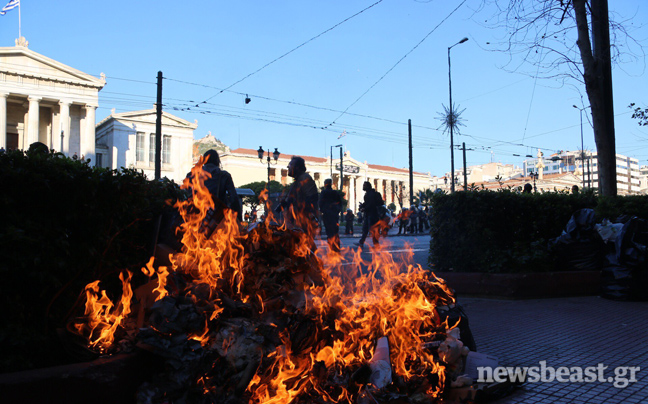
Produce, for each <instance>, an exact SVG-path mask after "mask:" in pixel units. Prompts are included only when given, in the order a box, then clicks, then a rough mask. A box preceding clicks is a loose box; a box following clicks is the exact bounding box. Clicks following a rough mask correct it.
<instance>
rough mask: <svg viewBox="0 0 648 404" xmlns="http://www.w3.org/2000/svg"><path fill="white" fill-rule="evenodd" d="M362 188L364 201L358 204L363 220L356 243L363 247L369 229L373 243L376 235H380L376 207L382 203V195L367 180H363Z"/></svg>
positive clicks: (375, 241)
mask: <svg viewBox="0 0 648 404" xmlns="http://www.w3.org/2000/svg"><path fill="white" fill-rule="evenodd" d="M362 190H363V191H365V195H364V203H362V204H361V205H360V206H361V208H362V210H363V212H364V220H363V221H362V236H361V237H360V241H358V243H357V244H358V245H359V246H360V247H364V242H365V240H366V239H367V235H368V234H369V231H371V238H372V240H373V244H374V245H377V244H378V237H379V236H380V229H379V228H378V227H379V226H376V224H378V223H379V221H380V214H379V213H378V208H379V207H380V206H382V205H383V199H382V196H380V194H379V193H378V192H376V190H375V189H373V187H372V186H371V183H370V182H369V181H365V182H364V184H362Z"/></svg>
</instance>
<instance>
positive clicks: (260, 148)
mask: <svg viewBox="0 0 648 404" xmlns="http://www.w3.org/2000/svg"><path fill="white" fill-rule="evenodd" d="M267 151H268V157H267V161H268V183H267V184H268V185H267V186H269V185H270V161H271V159H270V149H268V150H267ZM265 152H266V151H265V150H263V147H261V146H259V150H257V153H258V155H259V160H261V163H263V155H264V154H265ZM280 154H281V153H279V150H277V148H276V147H275V149H274V152H273V153H272V158H274V162H275V164H277V160H279V155H280Z"/></svg>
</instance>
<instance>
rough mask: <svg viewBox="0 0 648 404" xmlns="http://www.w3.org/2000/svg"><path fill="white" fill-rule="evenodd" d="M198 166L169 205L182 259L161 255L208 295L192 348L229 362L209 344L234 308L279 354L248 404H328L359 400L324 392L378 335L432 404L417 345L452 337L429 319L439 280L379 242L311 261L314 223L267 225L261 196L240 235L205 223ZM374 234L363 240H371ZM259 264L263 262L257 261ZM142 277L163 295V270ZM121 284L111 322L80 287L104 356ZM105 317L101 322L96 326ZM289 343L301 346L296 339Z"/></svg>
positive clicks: (207, 211) (103, 306)
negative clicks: (255, 220) (271, 334)
mask: <svg viewBox="0 0 648 404" xmlns="http://www.w3.org/2000/svg"><path fill="white" fill-rule="evenodd" d="M202 164H203V159H202V158H201V160H200V161H199V162H198V164H196V166H195V167H194V168H193V169H192V171H191V176H189V177H188V178H187V179H186V180H185V181H184V183H183V186H182V187H183V188H185V189H191V190H192V197H191V199H190V200H188V201H179V202H177V203H176V205H175V207H176V208H177V209H178V211H179V212H180V214H181V215H182V217H183V219H184V223H183V224H182V226H181V232H182V244H183V248H182V251H180V252H178V253H176V254H172V255H171V256H170V260H171V264H172V268H171V269H170V271H172V272H175V273H176V274H177V275H180V276H183V277H184V278H183V279H187V280H188V282H189V283H190V284H192V285H208V288H209V293H206V294H205V295H204V296H202V297H197V296H193V297H192V299H193V300H194V302H196V300H197V299H206V300H208V301H205V302H201V303H200V304H201V307H203V309H201V312H203V313H204V315H205V323H204V324H205V325H204V328H203V329H202V330H200V331H196V332H192V333H188V337H187V338H190V339H194V340H197V341H200V343H201V345H202V346H203V347H205V348H209V347H213V346H214V345H215V344H216V345H218V344H220V345H219V349H222V350H223V351H227V350H228V349H229V347H230V346H231V345H230V344H233V343H235V342H234V341H233V340H229V339H228V340H223V339H220V340H219V339H218V338H217V337H216V335H217V334H218V327H219V325H218V324H219V321H215V320H217V319H218V317H219V316H221V315H222V314H223V312H224V311H225V306H227V305H228V304H229V305H230V306H232V307H244V308H245V310H247V311H248V312H249V313H250V317H251V319H252V320H253V321H254V324H257V325H264V326H267V327H272V328H273V329H275V328H276V329H277V330H278V331H279V335H280V338H281V342H282V345H280V346H278V347H276V349H275V350H273V351H271V352H269V353H266V354H265V355H264V357H263V360H262V365H260V366H259V368H258V369H257V371H256V373H255V374H254V376H253V377H252V378H251V381H250V382H249V384H248V385H247V389H246V392H247V394H249V397H250V402H252V403H290V402H292V401H295V400H297V399H300V400H301V398H300V397H302V396H304V395H308V394H315V395H317V396H319V397H324V398H325V400H326V401H330V402H355V401H357V396H358V390H357V389H356V390H353V389H351V388H348V387H344V386H342V385H338V386H337V388H335V389H332V388H330V386H331V385H332V384H331V382H330V381H331V380H336V378H340V377H346V376H348V375H349V374H350V373H352V372H353V371H355V370H357V369H359V368H360V367H361V366H363V365H364V364H366V363H367V362H368V361H370V360H371V357H372V353H373V352H374V348H375V345H376V341H377V340H378V338H380V337H383V336H386V337H387V338H388V340H389V347H390V361H391V367H392V371H393V373H395V374H396V375H398V376H400V377H401V378H402V379H403V380H405V381H406V382H407V381H410V380H415V381H416V380H421V381H422V383H424V384H425V383H427V384H426V386H427V387H426V394H427V395H428V396H429V397H430V398H434V397H439V396H440V394H441V393H442V392H443V389H444V384H445V368H444V366H443V364H441V363H439V360H438V358H436V357H435V355H434V354H433V353H432V352H430V351H429V350H428V349H427V348H426V343H427V342H430V341H433V340H436V341H439V340H440V339H443V338H444V337H445V332H446V329H447V328H452V327H450V326H448V325H447V324H443V323H442V322H441V319H440V317H439V314H438V312H437V309H436V308H437V307H438V306H442V305H449V304H452V303H454V297H453V293H452V291H451V290H450V289H449V288H448V287H447V285H446V284H445V282H444V281H443V280H441V279H439V278H437V277H436V276H435V275H434V274H430V273H429V272H428V271H426V270H424V269H423V268H421V266H420V265H415V264H413V251H412V249H411V248H409V247H408V248H407V250H408V251H407V252H406V253H399V254H396V256H395V255H394V254H392V253H390V252H389V242H388V241H387V240H382V241H381V243H380V244H378V245H375V246H372V247H370V252H371V259H370V260H365V259H363V257H362V254H361V251H360V250H353V249H349V248H344V247H343V248H341V251H340V252H339V253H335V252H332V251H330V249H327V250H323V249H319V250H316V249H315V246H316V244H315V240H314V237H315V233H316V227H317V224H316V222H314V221H313V220H312V218H311V217H301V216H300V215H299V214H298V213H296V212H295V211H294V210H293V209H287V210H286V211H284V212H283V214H282V216H283V220H282V221H281V223H277V217H276V216H275V215H274V213H273V210H272V209H271V206H270V202H269V199H268V193H267V190H264V191H263V192H262V193H261V195H260V201H261V203H263V204H264V205H265V206H266V215H265V220H264V221H263V222H261V223H259V224H257V225H256V226H253V228H251V229H250V230H249V231H246V230H245V229H242V228H241V225H240V224H239V223H238V221H237V217H236V213H235V212H233V211H231V210H228V209H225V210H224V211H223V212H214V200H213V198H212V196H211V194H210V193H209V191H208V190H207V188H206V187H205V186H204V181H205V180H206V179H208V178H209V174H208V173H206V172H204V171H203V170H202V169H201V167H202ZM210 215H211V217H216V216H217V215H221V216H219V218H218V220H216V221H215V222H216V224H215V226H214V228H213V229H209V231H205V226H209V225H211V224H210V223H211V222H209V221H210V220H211V219H210ZM207 222H209V223H207ZM381 223H382V222H379V224H378V225H377V226H375V227H374V228H373V229H372V231H374V232H380V230H381V228H380V226H382V224H381ZM376 236H377V234H376ZM267 256H269V257H271V259H267V258H264V257H267ZM272 260H275V261H276V262H271V261H272ZM142 271H143V272H144V273H145V274H146V275H147V276H150V277H152V276H153V275H154V274H156V273H157V276H158V288H156V289H155V291H156V292H157V293H158V294H159V295H158V299H161V298H162V297H164V296H166V295H167V293H168V292H167V290H166V288H165V285H166V279H167V277H168V276H169V270H167V268H165V267H160V268H158V269H157V270H155V269H154V267H153V260H152V259H151V260H150V261H149V263H148V264H147V265H146V268H143V269H142ZM129 280H130V275H129V277H128V279H127V280H125V281H124V292H123V296H122V303H120V308H119V310H117V309H116V310H114V312H115V313H114V314H113V313H112V312H113V311H111V308H112V303H111V302H110V300H109V299H108V297H107V296H106V295H105V293H102V294H101V297H99V298H98V295H99V289H98V286H97V285H98V281H97V282H95V283H93V284H90V285H88V287H87V290H86V291H87V297H88V302H87V303H86V316H88V317H89V318H90V320H89V321H88V322H89V324H90V325H91V329H90V332H89V334H90V335H93V334H94V330H95V328H101V330H102V333H101V336H100V337H99V338H95V339H93V340H92V341H93V342H92V344H93V345H92V346H95V345H97V344H103V345H101V346H103V347H109V344H111V343H112V342H113V339H110V340H108V337H105V338H104V337H103V329H105V328H109V327H108V325H110V328H111V329H114V328H116V327H117V326H118V325H119V323H118V322H119V321H121V319H122V318H123V316H125V315H127V314H128V311H127V309H129V306H127V305H126V301H125V298H126V300H128V301H130V296H129V295H128V293H127V287H126V284H127V283H128V281H129ZM128 292H130V287H128ZM131 295H132V293H131ZM287 301H289V302H290V304H291V307H293V308H294V310H293V309H291V310H293V311H292V312H291V311H290V310H289V309H288V308H287V307H286V305H287V303H286V302H287ZM88 307H90V309H89V308H88ZM108 312H111V315H112V317H111V318H112V320H110V321H109V320H105V319H104V317H103V315H104V314H107V313H108ZM96 313H99V314H96ZM286 313H288V314H286ZM291 313H292V314H291ZM100 314H101V315H100ZM282 315H295V316H300V318H301V320H300V321H301V322H300V321H296V322H293V323H290V322H288V324H289V325H288V326H285V329H281V328H279V326H277V324H283V323H282V322H277V321H276V320H277V317H279V318H280V317H281V316H282ZM120 316H121V317H120ZM284 323H286V322H284ZM103 324H106V326H103ZM292 324H305V326H306V327H310V328H309V329H308V331H309V332H301V333H297V332H291V330H290V329H289V328H290V327H291V326H293V325H292ZM453 327H456V324H455V325H454V326H453ZM82 328H83V327H80V328H79V331H82ZM84 332H85V333H86V334H88V331H87V330H86V331H84ZM295 335H300V337H299V339H296V338H297V337H295ZM221 338H222V337H221ZM232 338H233V337H232ZM100 341H101V342H100ZM217 341H220V342H218V343H217ZM223 344H224V345H223ZM221 345H222V346H221ZM344 375H346V376H344ZM432 376H435V377H436V379H435V378H434V377H432ZM214 379H215V378H213V377H211V376H210V375H201V377H200V378H197V379H196V384H197V385H199V386H201V388H203V389H204V391H205V392H208V391H209V386H210V384H211V383H216V382H217V381H216V380H214ZM435 380H436V381H435ZM302 401H303V400H302Z"/></svg>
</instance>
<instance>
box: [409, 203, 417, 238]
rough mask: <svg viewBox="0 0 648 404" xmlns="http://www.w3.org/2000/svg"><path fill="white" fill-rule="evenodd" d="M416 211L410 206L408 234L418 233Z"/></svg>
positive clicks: (414, 207)
mask: <svg viewBox="0 0 648 404" xmlns="http://www.w3.org/2000/svg"><path fill="white" fill-rule="evenodd" d="M417 225H418V211H417V210H416V206H414V205H412V206H410V234H416V232H417V231H418V226H417Z"/></svg>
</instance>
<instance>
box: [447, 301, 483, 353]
mask: <svg viewBox="0 0 648 404" xmlns="http://www.w3.org/2000/svg"><path fill="white" fill-rule="evenodd" d="M438 312H439V317H441V321H442V322H443V321H445V320H446V318H447V319H448V324H450V325H453V324H456V323H457V321H459V320H461V321H459V325H458V327H459V339H460V340H461V342H462V343H463V344H464V345H465V346H467V347H468V349H470V350H471V351H473V352H477V344H475V338H474V337H473V334H472V331H471V330H470V323H469V322H468V316H467V315H466V312H465V311H464V309H463V307H462V306H461V305H460V304H458V303H457V304H455V305H454V306H450V307H448V308H447V309H446V310H441V309H439V310H438Z"/></svg>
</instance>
